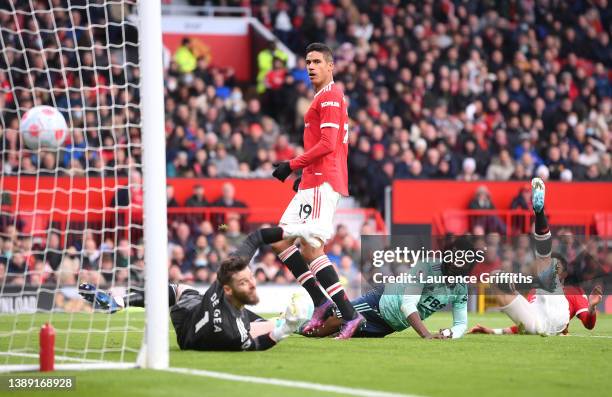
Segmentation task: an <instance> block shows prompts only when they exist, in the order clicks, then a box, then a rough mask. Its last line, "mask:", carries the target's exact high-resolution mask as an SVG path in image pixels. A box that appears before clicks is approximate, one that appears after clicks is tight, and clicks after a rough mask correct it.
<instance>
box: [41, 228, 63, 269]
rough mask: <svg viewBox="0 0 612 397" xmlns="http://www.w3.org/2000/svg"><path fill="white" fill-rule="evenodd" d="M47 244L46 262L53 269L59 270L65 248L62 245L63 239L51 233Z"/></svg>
mask: <svg viewBox="0 0 612 397" xmlns="http://www.w3.org/2000/svg"><path fill="white" fill-rule="evenodd" d="M47 238H48V240H47V244H46V252H45V255H46V260H47V263H49V266H51V269H53V270H57V269H58V268H59V265H60V263H61V261H62V249H63V247H62V246H61V245H60V243H61V238H60V235H59V234H57V233H53V232H51V233H49V234H48V235H47Z"/></svg>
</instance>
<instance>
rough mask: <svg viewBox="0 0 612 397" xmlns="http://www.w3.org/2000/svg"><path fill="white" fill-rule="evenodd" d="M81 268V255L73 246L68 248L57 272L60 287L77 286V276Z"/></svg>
mask: <svg viewBox="0 0 612 397" xmlns="http://www.w3.org/2000/svg"><path fill="white" fill-rule="evenodd" d="M80 268H81V262H80V261H79V254H78V253H77V250H76V248H74V247H73V246H70V247H68V249H67V250H66V253H65V255H64V256H63V258H62V262H61V263H60V265H59V267H58V269H57V272H56V278H57V279H58V281H59V283H60V285H61V286H67V285H75V284H76V276H77V274H78V273H79V270H80Z"/></svg>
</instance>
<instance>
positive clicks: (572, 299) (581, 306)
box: [527, 285, 589, 320]
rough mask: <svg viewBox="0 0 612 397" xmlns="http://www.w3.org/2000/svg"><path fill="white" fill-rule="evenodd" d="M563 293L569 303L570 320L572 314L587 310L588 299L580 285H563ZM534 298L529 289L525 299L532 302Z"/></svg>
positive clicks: (532, 292)
mask: <svg viewBox="0 0 612 397" xmlns="http://www.w3.org/2000/svg"><path fill="white" fill-rule="evenodd" d="M563 293H564V294H565V298H566V299H567V302H568V303H569V318H570V320H571V319H572V318H574V316H577V315H579V314H580V313H584V312H586V311H588V310H589V300H588V298H587V296H586V294H585V292H584V290H583V289H582V288H580V287H575V286H571V285H570V286H564V287H563ZM534 299H535V294H534V291H533V290H532V291H530V292H529V294H528V295H527V300H528V301H529V303H532V302H533V300H534Z"/></svg>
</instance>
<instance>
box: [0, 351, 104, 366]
mask: <svg viewBox="0 0 612 397" xmlns="http://www.w3.org/2000/svg"><path fill="white" fill-rule="evenodd" d="M0 356H15V357H29V358H38V357H39V355H38V354H34V353H15V352H0ZM55 359H56V360H60V361H76V362H83V363H91V364H93V363H107V362H108V361H102V360H92V359H88V358H78V357H68V356H57V355H56V356H55Z"/></svg>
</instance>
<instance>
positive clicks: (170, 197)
mask: <svg viewBox="0 0 612 397" xmlns="http://www.w3.org/2000/svg"><path fill="white" fill-rule="evenodd" d="M166 205H167V206H168V208H172V207H178V206H179V204H178V202H177V201H176V199H175V198H174V186H172V185H166Z"/></svg>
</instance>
